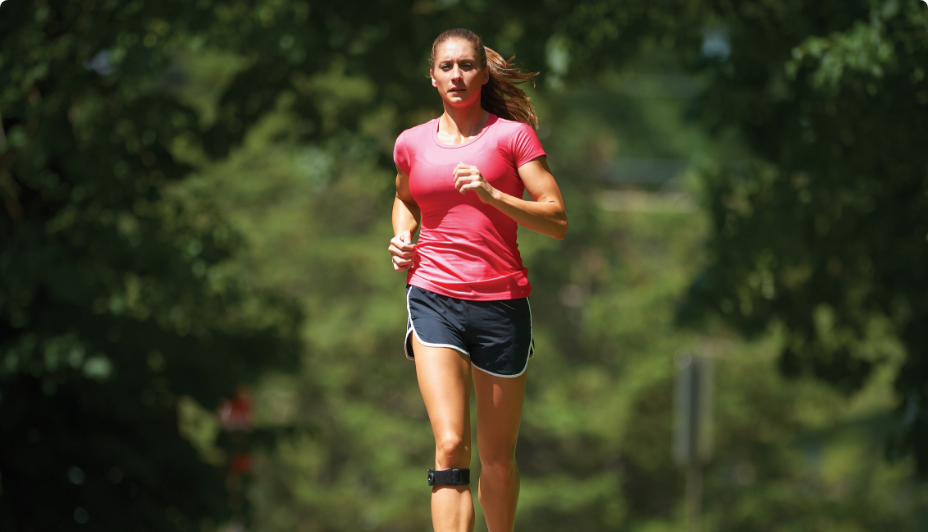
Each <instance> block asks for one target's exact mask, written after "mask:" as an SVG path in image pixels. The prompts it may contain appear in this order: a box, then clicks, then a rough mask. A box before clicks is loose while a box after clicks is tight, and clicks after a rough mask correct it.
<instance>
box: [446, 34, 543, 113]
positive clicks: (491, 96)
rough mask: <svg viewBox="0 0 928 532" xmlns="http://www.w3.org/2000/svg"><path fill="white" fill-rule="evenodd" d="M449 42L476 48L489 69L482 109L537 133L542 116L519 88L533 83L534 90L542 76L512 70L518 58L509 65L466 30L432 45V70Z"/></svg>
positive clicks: (483, 64)
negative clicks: (530, 128)
mask: <svg viewBox="0 0 928 532" xmlns="http://www.w3.org/2000/svg"><path fill="white" fill-rule="evenodd" d="M449 39H461V40H463V41H467V42H469V43H471V44H472V45H474V49H475V50H476V51H477V59H478V61H480V67H481V68H488V69H489V72H490V80H489V81H487V83H486V85H484V86H483V89H482V90H481V91H480V106H481V107H483V109H484V110H485V111H488V112H491V113H493V114H495V115H496V116H498V117H500V118H505V119H507V120H514V121H516V122H522V123H523V124H528V125H530V126H532V128H535V129H537V128H538V116H537V115H536V114H535V109H534V108H532V102H531V98H529V97H528V96H526V95H525V93H524V92H522V89H520V88H519V87H517V85H519V84H521V83H525V82H526V80H529V79H530V80H532V85H533V86H534V84H535V76H537V75H538V72H529V71H527V70H523V69H521V68H516V67H514V66H512V62H513V60H514V59H515V58H516V56H512V57H510V58H509V60H508V61H507V60H506V59H503V56H501V55H499V54H498V53H496V52H495V51H494V50H492V49H490V48H489V47H487V46H484V44H483V41H482V40H481V39H480V37H479V36H477V34H476V33H474V32H472V31H470V30H466V29H463V28H457V29H453V30H448V31H446V32H444V33H442V34H441V35H439V36H438V38H437V39H435V42H434V43H432V55H431V56H429V68H430V69H431V68H434V67H435V53H436V52H437V51H438V47H439V46H441V44H442V43H444V42H445V41H447V40H449Z"/></svg>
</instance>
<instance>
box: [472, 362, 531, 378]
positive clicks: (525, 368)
mask: <svg viewBox="0 0 928 532" xmlns="http://www.w3.org/2000/svg"><path fill="white" fill-rule="evenodd" d="M528 361H529V359H525V366H524V367H523V368H522V371H520V372H518V373H515V374H513V375H505V374H503V373H493V372H492V371H490V370H487V369H483V368H481V367H480V366H478V365H477V364H474V363H473V362H471V364H470V365H471V366H473V367H474V368H476V369H479V370H480V371H482V372H484V373H486V374H487V375H493V376H494V377H501V378H503V379H515V378H516V377H521V376H522V374H523V373H525V370H527V369H528Z"/></svg>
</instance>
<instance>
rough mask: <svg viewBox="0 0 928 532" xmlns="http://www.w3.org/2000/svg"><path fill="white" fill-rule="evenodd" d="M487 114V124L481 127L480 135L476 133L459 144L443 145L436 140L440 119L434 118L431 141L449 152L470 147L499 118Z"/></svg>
mask: <svg viewBox="0 0 928 532" xmlns="http://www.w3.org/2000/svg"><path fill="white" fill-rule="evenodd" d="M487 114H489V115H490V116H489V118H487V123H486V124H484V125H483V129H481V130H480V133H477V136H475V137H474V138H472V139H470V140H468V141H467V142H462V143H461V144H445V143H444V142H442V141H440V140H438V125H439V121H440V120H441V117H439V118H436V119H435V126H434V127H432V128H430V129H431V130H432V140H434V141H435V144H437V145H438V147H440V148H445V149H449V150H454V149H457V148H463V147H464V146H470V145H471V144H473V143H475V142H477V141H478V140H480V137H482V136H483V134H484V133H486V132H487V130H488V129H490V126H491V125H493V124H494V123H495V122H496V120H497V119H498V118H499V117H498V116H496V115H495V114H493V113H487Z"/></svg>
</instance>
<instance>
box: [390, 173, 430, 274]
mask: <svg viewBox="0 0 928 532" xmlns="http://www.w3.org/2000/svg"><path fill="white" fill-rule="evenodd" d="M421 219H422V213H421V212H420V211H419V206H418V205H416V202H415V200H413V198H412V194H411V193H410V192H409V176H407V175H406V174H404V173H403V172H402V170H399V169H397V171H396V198H394V200H393V235H394V236H393V238H392V239H391V240H390V247H389V248H388V249H389V250H390V255H391V256H392V257H393V269H394V270H396V271H404V270H408V269H409V267H410V266H411V265H412V261H413V258H414V256H415V252H416V245H415V244H413V243H412V235H413V233H415V232H416V229H418V228H419V222H420V220H421Z"/></svg>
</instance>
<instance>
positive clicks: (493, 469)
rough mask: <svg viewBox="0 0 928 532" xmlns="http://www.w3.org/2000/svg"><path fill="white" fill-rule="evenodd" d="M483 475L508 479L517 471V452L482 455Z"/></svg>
mask: <svg viewBox="0 0 928 532" xmlns="http://www.w3.org/2000/svg"><path fill="white" fill-rule="evenodd" d="M480 471H481V474H482V475H483V474H489V475H492V476H499V477H508V476H511V475H512V474H513V473H514V472H515V471H516V456H515V452H514V451H513V452H487V453H483V452H481V453H480Z"/></svg>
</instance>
